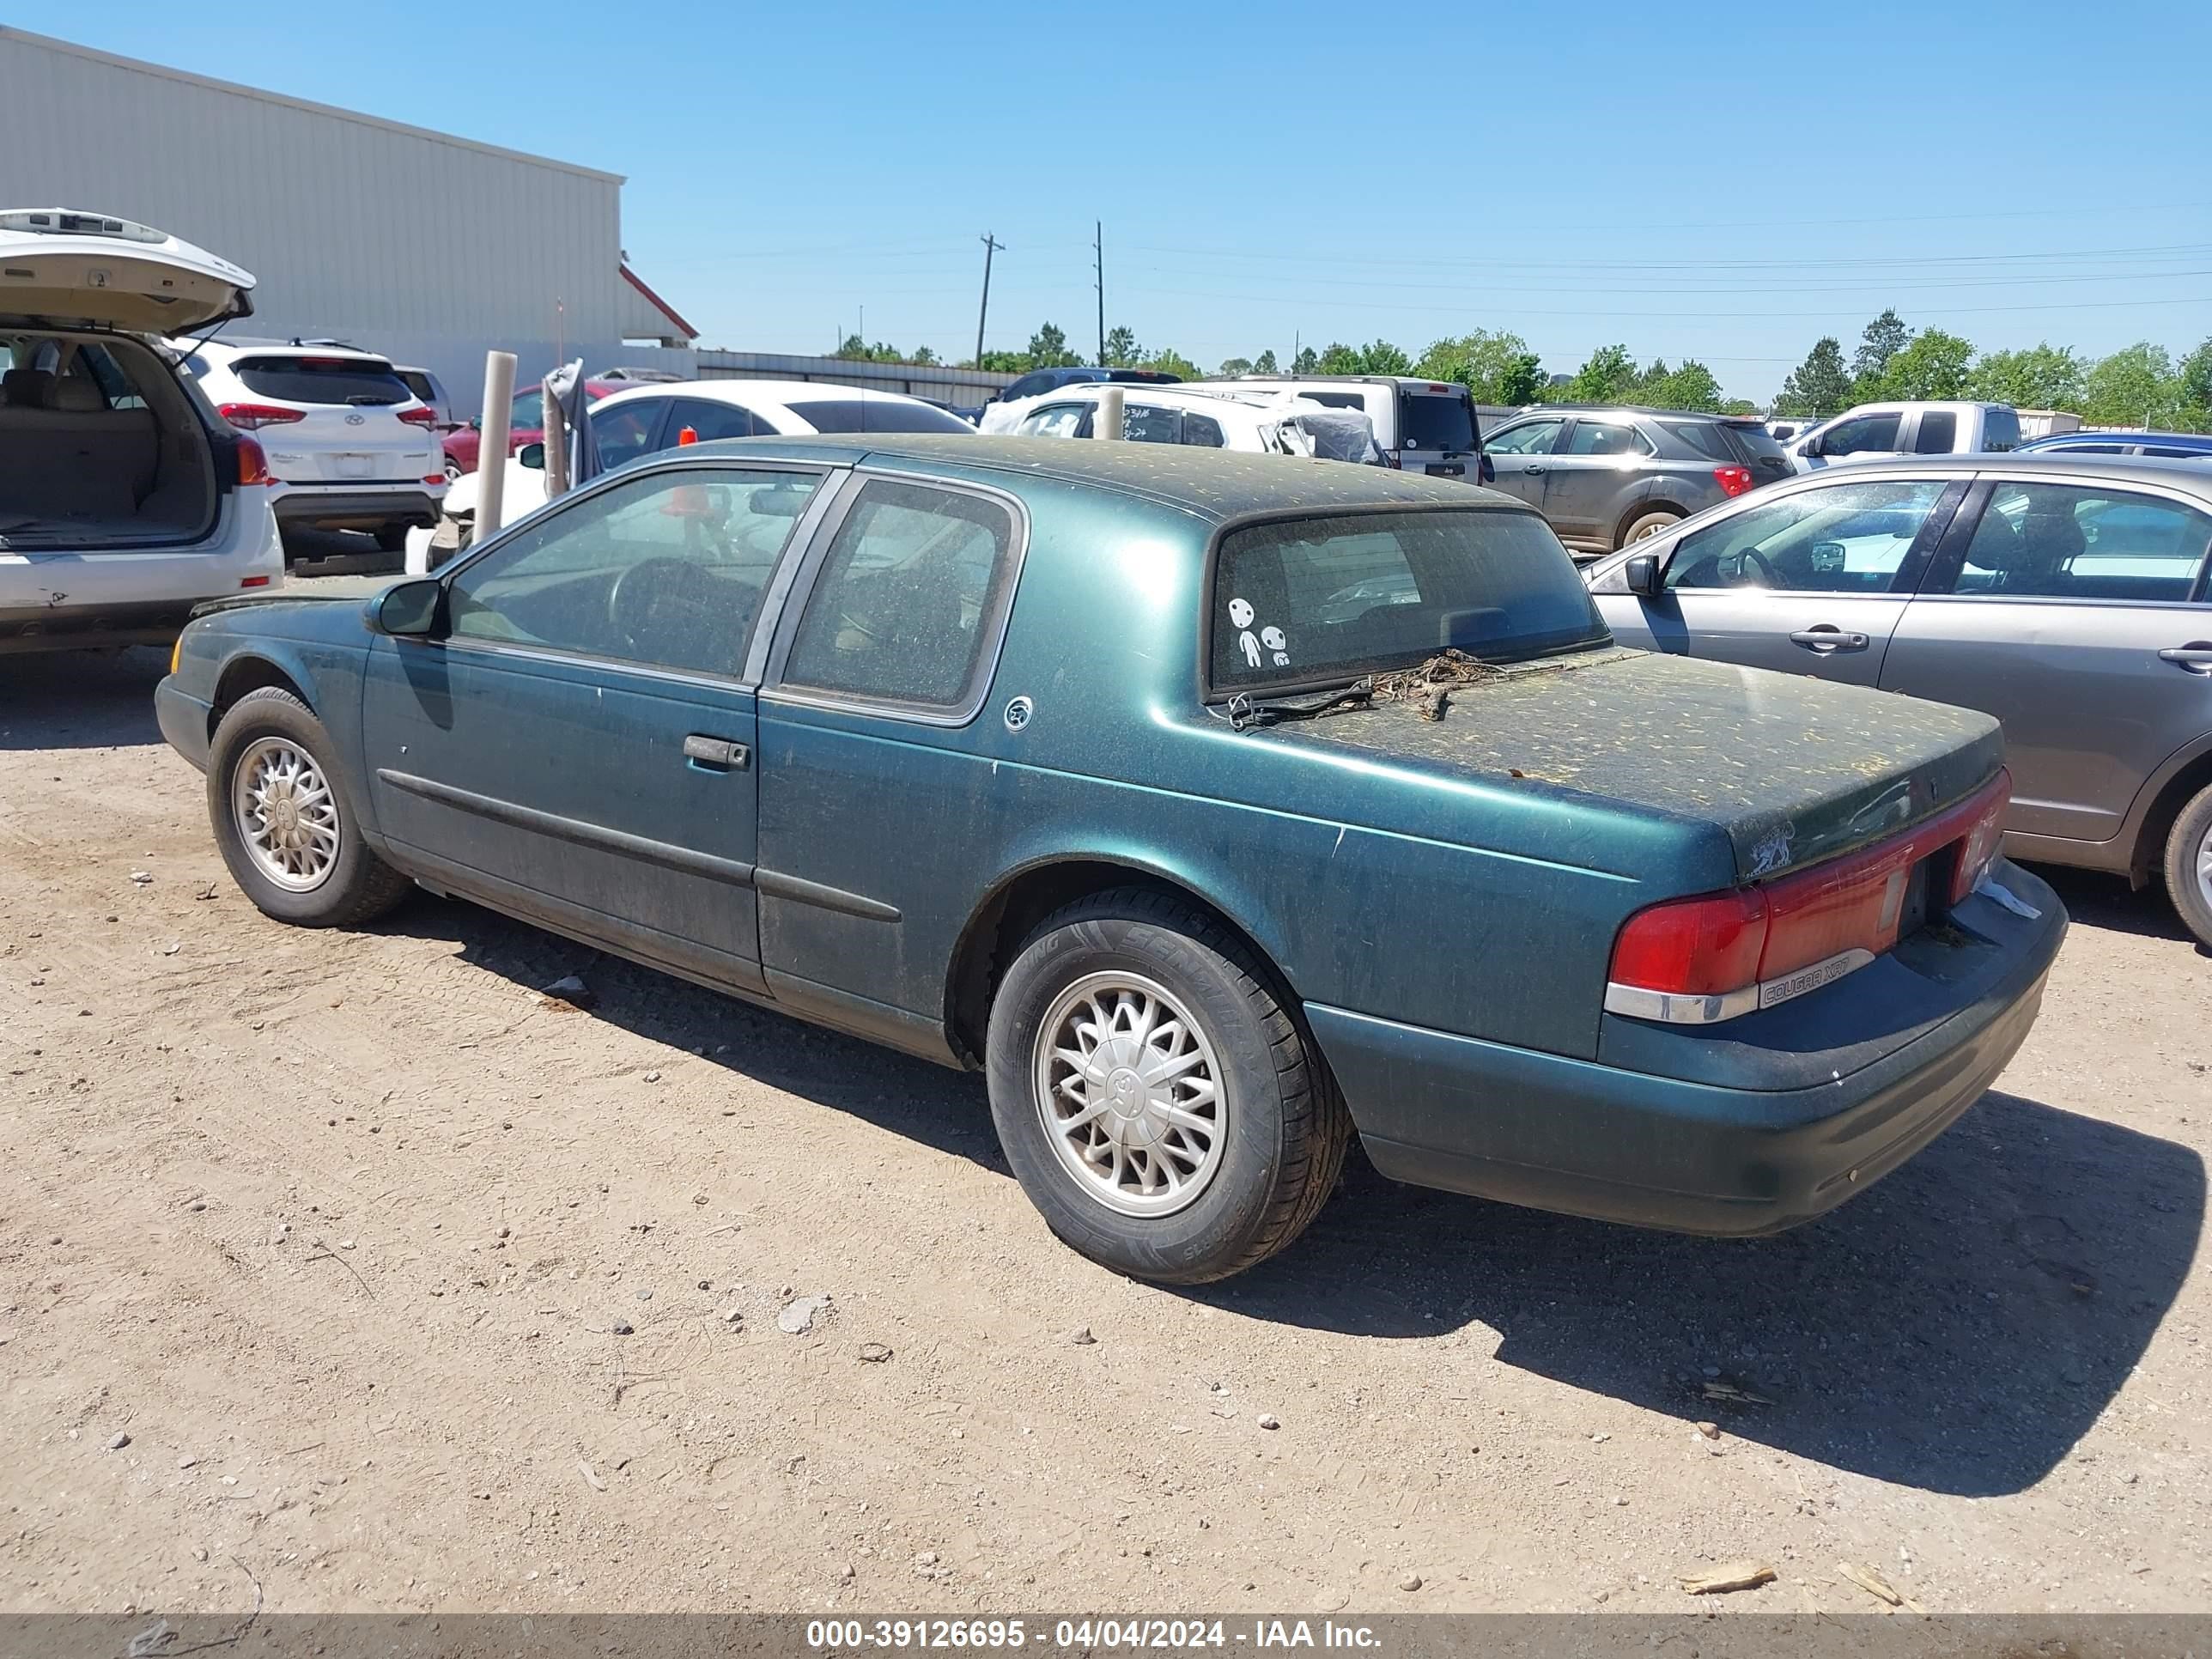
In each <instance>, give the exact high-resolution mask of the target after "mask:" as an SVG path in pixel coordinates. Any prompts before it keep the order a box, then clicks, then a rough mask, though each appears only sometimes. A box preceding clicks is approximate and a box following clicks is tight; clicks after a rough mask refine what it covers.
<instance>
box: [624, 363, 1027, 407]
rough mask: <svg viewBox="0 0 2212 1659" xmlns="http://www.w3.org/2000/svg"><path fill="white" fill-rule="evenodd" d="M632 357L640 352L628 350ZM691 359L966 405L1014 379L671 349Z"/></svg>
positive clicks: (727, 370) (741, 376) (707, 370)
mask: <svg viewBox="0 0 2212 1659" xmlns="http://www.w3.org/2000/svg"><path fill="white" fill-rule="evenodd" d="M629 356H630V357H632V358H636V357H638V356H639V354H638V353H637V352H636V351H635V350H632V351H631V352H630V353H629ZM669 356H671V358H673V357H675V356H684V357H686V358H689V359H690V363H691V365H692V367H691V368H690V370H689V371H688V372H690V373H691V374H696V375H697V377H698V378H699V379H700V380H828V381H831V382H833V383H835V384H836V385H840V386H868V387H871V388H872V389H874V390H876V391H878V392H905V393H906V394H907V395H908V397H910V398H933V399H935V400H936V401H937V402H939V403H942V404H955V405H957V406H958V407H960V408H963V409H965V408H968V407H969V406H971V405H973V404H981V403H983V402H985V401H987V399H988V398H990V397H991V396H992V395H993V394H994V393H995V392H998V391H999V390H1000V388H1001V387H1003V386H1011V385H1012V384H1013V382H1014V380H1016V379H1017V378H1018V377H1017V376H1015V375H1012V374H998V373H996V372H994V371H993V370H990V369H975V368H950V367H948V366H946V365H945V364H942V363H932V364H928V365H923V364H921V363H872V362H856V361H854V359H852V358H848V357H796V356H787V355H785V354H784V353H781V352H775V351H711V350H710V351H690V352H684V353H680V354H679V353H673V352H671V353H670V354H669Z"/></svg>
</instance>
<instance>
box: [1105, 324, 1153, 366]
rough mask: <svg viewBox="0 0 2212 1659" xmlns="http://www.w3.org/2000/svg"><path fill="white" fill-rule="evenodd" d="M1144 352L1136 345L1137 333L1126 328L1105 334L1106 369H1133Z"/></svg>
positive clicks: (1112, 330)
mask: <svg viewBox="0 0 2212 1659" xmlns="http://www.w3.org/2000/svg"><path fill="white" fill-rule="evenodd" d="M1144 355H1145V354H1144V352H1143V351H1142V349H1139V346H1138V344H1137V332H1136V331H1135V330H1134V329H1133V328H1129V327H1127V326H1124V327H1121V328H1115V329H1109V330H1108V331H1107V334H1106V362H1105V363H1104V364H1103V367H1104V368H1135V367H1136V366H1137V363H1138V362H1139V359H1141V358H1142V357H1143V356H1144Z"/></svg>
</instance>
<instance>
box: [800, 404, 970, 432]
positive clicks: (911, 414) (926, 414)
mask: <svg viewBox="0 0 2212 1659" xmlns="http://www.w3.org/2000/svg"><path fill="white" fill-rule="evenodd" d="M788 407H789V408H790V410H791V412H792V413H793V414H794V415H796V416H799V419H800V420H802V421H804V422H806V424H807V425H809V426H811V427H812V428H814V429H815V430H816V431H817V432H969V433H972V432H974V431H975V428H974V427H972V426H970V425H969V424H968V422H965V421H963V420H962V419H961V418H960V417H959V416H957V415H948V414H946V413H945V411H944V410H941V409H932V408H931V407H930V406H929V405H928V404H895V403H881V404H878V403H869V402H866V401H864V400H862V399H860V398H823V399H822V400H821V401H819V402H814V403H803V404H802V403H794V404H790V405H789V406H788Z"/></svg>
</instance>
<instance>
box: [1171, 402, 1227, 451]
mask: <svg viewBox="0 0 2212 1659" xmlns="http://www.w3.org/2000/svg"><path fill="white" fill-rule="evenodd" d="M1182 441H1183V442H1185V443H1187V444H1195V445H1197V446H1198V447H1200V448H1201V449H1219V448H1222V447H1225V445H1226V444H1227V442H1228V440H1227V439H1226V438H1225V437H1224V436H1223V435H1222V432H1221V422H1218V421H1217V420H1215V419H1214V418H1213V416H1211V415H1196V414H1192V413H1189V412H1188V411H1186V412H1185V413H1184V415H1183V417H1182Z"/></svg>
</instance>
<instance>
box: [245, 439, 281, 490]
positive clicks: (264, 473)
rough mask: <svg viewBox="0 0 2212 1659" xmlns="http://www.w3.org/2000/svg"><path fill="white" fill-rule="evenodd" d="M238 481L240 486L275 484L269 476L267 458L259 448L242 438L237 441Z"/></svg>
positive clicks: (250, 440) (256, 444)
mask: <svg viewBox="0 0 2212 1659" xmlns="http://www.w3.org/2000/svg"><path fill="white" fill-rule="evenodd" d="M238 481H239V483H241V484H265V483H275V482H276V480H274V479H273V478H271V477H270V476H269V458H268V456H266V455H264V454H263V453H261V446H260V445H259V444H258V443H256V442H254V441H253V440H252V439H251V438H247V437H243V436H241V437H240V439H239V441H238Z"/></svg>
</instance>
